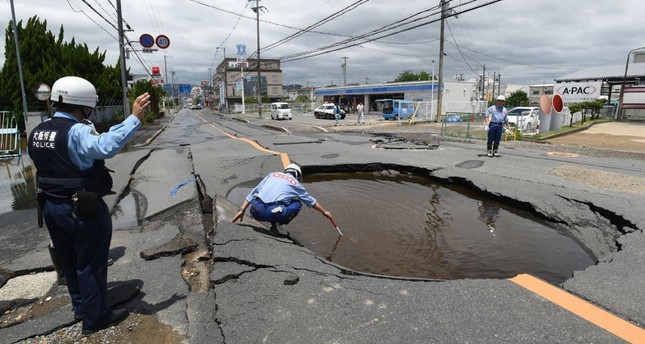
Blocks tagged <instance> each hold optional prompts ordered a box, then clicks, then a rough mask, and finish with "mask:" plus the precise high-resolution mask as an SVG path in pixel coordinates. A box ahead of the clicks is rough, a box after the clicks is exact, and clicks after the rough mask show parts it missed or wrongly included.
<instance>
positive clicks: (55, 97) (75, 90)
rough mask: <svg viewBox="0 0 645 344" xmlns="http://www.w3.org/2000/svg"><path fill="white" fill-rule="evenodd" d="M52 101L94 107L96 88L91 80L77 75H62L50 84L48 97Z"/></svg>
mask: <svg viewBox="0 0 645 344" xmlns="http://www.w3.org/2000/svg"><path fill="white" fill-rule="evenodd" d="M49 99H50V100H51V101H53V102H57V103H62V104H72V105H80V106H87V107H89V108H92V109H93V108H95V107H96V100H97V99H98V97H97V95H96V88H94V85H92V83H91V82H89V81H87V80H85V79H83V78H79V77H77V76H66V77H62V78H60V79H58V80H56V82H55V83H54V85H53V86H52V95H51V97H50V98H49Z"/></svg>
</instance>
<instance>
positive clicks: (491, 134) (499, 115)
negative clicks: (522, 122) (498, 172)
mask: <svg viewBox="0 0 645 344" xmlns="http://www.w3.org/2000/svg"><path fill="white" fill-rule="evenodd" d="M505 101H506V98H505V97H504V96H498V97H497V99H496V100H495V102H496V104H495V105H493V106H491V107H489V108H488V110H487V111H486V119H484V125H485V127H486V131H488V142H487V143H486V152H487V154H488V156H489V157H492V156H499V154H497V149H498V148H499V141H501V140H502V130H504V126H506V130H509V128H508V115H507V113H508V111H507V110H506V108H505V107H504V102H505Z"/></svg>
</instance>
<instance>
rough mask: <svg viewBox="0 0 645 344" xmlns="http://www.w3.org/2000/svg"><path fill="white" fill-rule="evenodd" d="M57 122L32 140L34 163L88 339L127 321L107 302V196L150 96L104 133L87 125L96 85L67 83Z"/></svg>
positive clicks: (58, 99) (56, 99)
mask: <svg viewBox="0 0 645 344" xmlns="http://www.w3.org/2000/svg"><path fill="white" fill-rule="evenodd" d="M51 101H52V102H53V104H54V107H56V113H55V114H54V116H53V117H52V118H51V119H49V120H46V121H44V122H42V123H41V124H39V125H38V126H36V128H34V130H33V131H32V132H31V134H30V135H29V142H28V149H29V156H30V157H31V159H32V160H33V162H34V165H35V167H36V170H37V173H36V181H37V187H38V201H39V213H40V215H41V216H42V217H44V220H45V224H46V225H47V230H48V231H49V235H50V237H51V240H52V242H53V244H54V245H53V246H54V250H55V251H56V253H57V254H58V256H60V257H61V258H62V259H61V260H62V268H63V272H64V274H65V280H66V282H67V288H68V291H69V294H70V296H71V298H72V307H73V310H74V318H75V319H76V320H82V321H83V329H82V333H83V335H88V334H91V333H94V332H96V331H99V330H101V329H104V328H107V327H109V326H111V325H115V324H117V323H119V322H120V321H122V320H123V319H125V318H126V317H127V316H128V311H127V310H126V309H116V310H111V309H110V308H109V307H108V306H107V305H106V303H105V295H106V291H107V262H108V253H109V249H110V241H111V239H112V219H111V216H110V211H109V209H108V207H107V205H106V204H105V202H104V201H103V199H102V197H103V196H105V195H107V194H111V193H113V192H112V177H111V176H110V170H108V169H107V167H105V161H104V159H107V158H111V157H113V156H115V155H116V154H117V153H119V151H121V149H123V147H124V146H125V145H126V144H127V143H128V142H129V141H130V140H131V139H132V137H133V134H134V133H135V132H136V130H137V129H138V128H139V127H140V126H141V120H142V118H143V115H144V113H145V110H146V108H147V107H148V106H150V95H149V94H148V93H145V94H143V95H141V96H139V97H138V98H137V99H136V100H135V101H134V104H133V106H132V115H130V116H128V118H126V119H125V120H124V121H123V122H122V123H120V124H117V125H114V126H113V127H112V128H110V130H109V131H108V132H105V133H103V134H98V133H97V132H96V131H95V130H94V128H93V126H90V125H88V124H87V122H86V121H87V118H88V117H89V116H90V114H91V112H92V109H94V108H95V107H96V101H97V95H96V89H95V88H94V86H93V85H92V84H91V83H90V82H89V81H87V80H85V79H82V78H79V77H75V76H67V77H63V78H60V79H58V80H57V81H56V82H55V83H54V85H53V86H52V93H51Z"/></svg>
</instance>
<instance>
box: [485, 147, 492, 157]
mask: <svg viewBox="0 0 645 344" xmlns="http://www.w3.org/2000/svg"><path fill="white" fill-rule="evenodd" d="M486 153H488V156H489V157H492V156H493V147H492V146H491V145H490V144H486Z"/></svg>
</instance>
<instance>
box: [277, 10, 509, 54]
mask: <svg viewBox="0 0 645 344" xmlns="http://www.w3.org/2000/svg"><path fill="white" fill-rule="evenodd" d="M476 1H478V0H471V1H468V2H466V3H464V4H460V5H458V6H455V7H453V8H450V10H453V12H452V13H450V14H448V15H447V16H446V17H451V16H456V15H459V14H462V13H466V12H470V11H473V10H475V9H478V8H481V7H485V6H488V5H492V4H494V3H497V2H500V1H502V0H491V1H488V2H487V3H485V4H482V5H478V6H473V7H471V8H467V9H464V10H462V11H461V12H456V11H454V8H457V7H462V6H464V5H467V4H471V3H474V2H476ZM436 8H438V6H435V7H433V8H430V9H426V10H423V11H420V12H418V13H416V14H415V15H413V16H412V17H415V16H417V15H420V14H421V13H424V12H428V11H431V10H434V9H436ZM440 13H441V11H437V12H433V13H431V14H429V15H426V16H424V17H421V18H416V19H410V18H412V17H407V18H404V19H401V20H399V21H397V22H394V23H391V24H388V25H386V26H383V27H381V28H379V29H376V30H372V31H370V32H368V33H365V34H363V35H359V36H354V37H352V38H350V39H347V40H344V41H341V42H337V43H333V44H331V45H328V46H325V47H321V48H317V49H312V50H309V51H305V52H301V53H296V54H291V55H287V56H283V57H281V58H280V59H281V60H282V62H291V61H296V60H301V59H305V58H310V57H315V56H319V55H324V54H328V53H331V52H334V51H338V50H343V49H347V48H350V47H354V46H357V45H360V44H363V43H366V42H372V41H375V40H379V39H382V38H386V37H390V36H393V35H396V34H399V33H403V32H406V31H410V30H413V29H416V28H419V27H422V26H425V25H429V24H432V23H435V22H437V21H439V20H441V18H435V19H431V20H429V21H425V22H421V23H419V24H416V25H413V26H410V27H407V28H400V27H401V26H403V25H410V24H412V23H414V22H418V21H420V20H424V19H427V18H429V17H432V16H435V15H437V14H440ZM392 30H396V31H394V32H390V33H385V32H387V31H392ZM379 34H380V36H376V35H379ZM373 36H376V37H373ZM370 37H373V38H370ZM357 40H361V41H360V42H355V41H357ZM352 42H355V43H352Z"/></svg>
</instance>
